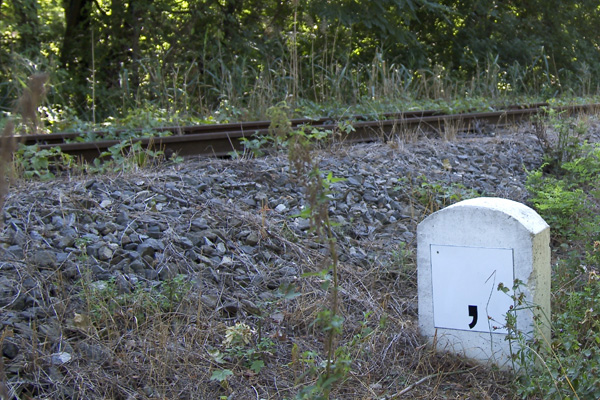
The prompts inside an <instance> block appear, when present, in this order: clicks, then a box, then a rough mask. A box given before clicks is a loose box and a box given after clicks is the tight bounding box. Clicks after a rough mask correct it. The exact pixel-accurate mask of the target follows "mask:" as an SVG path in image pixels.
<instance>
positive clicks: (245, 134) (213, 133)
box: [17, 103, 600, 161]
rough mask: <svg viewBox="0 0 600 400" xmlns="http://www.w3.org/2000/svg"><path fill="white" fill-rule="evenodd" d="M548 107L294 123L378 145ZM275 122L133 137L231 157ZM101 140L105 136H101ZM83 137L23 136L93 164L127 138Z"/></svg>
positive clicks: (183, 151)
mask: <svg viewBox="0 0 600 400" xmlns="http://www.w3.org/2000/svg"><path fill="white" fill-rule="evenodd" d="M546 106H547V105H546V104H544V103H542V104H536V105H534V106H533V107H532V106H520V107H519V106H513V107H510V108H507V109H506V110H502V111H490V112H475V113H465V114H443V113H441V112H439V111H434V110H426V111H414V112H413V111H411V112H407V113H400V114H388V116H391V117H392V118H390V119H383V120H379V121H365V120H362V121H361V120H359V118H362V119H364V116H353V118H351V119H343V120H342V121H346V123H347V124H351V125H352V127H353V130H352V131H347V130H344V129H341V127H340V125H339V124H338V122H336V121H335V120H333V119H332V118H320V119H317V120H311V119H294V120H291V123H292V129H302V127H303V126H305V125H309V126H310V127H311V128H314V129H323V130H329V131H332V132H335V133H336V135H337V137H338V138H339V139H340V140H341V141H344V142H364V141H373V140H374V139H377V138H390V137H391V136H392V135H394V134H397V133H399V132H402V131H406V130H408V131H410V130H412V131H417V132H418V131H424V132H432V131H433V132H439V133H442V134H443V133H444V132H445V130H446V129H449V130H450V129H451V130H453V131H454V132H456V131H461V132H464V131H473V130H478V129H480V128H481V127H485V126H489V125H493V126H501V125H507V124H515V123H518V122H520V121H524V120H528V119H530V118H531V117H533V116H535V115H538V114H540V113H541V112H545V111H546V109H545V107H546ZM553 108H554V109H555V110H556V111H557V112H565V113H568V114H576V113H581V112H596V111H598V110H600V104H588V105H577V106H562V107H553ZM269 124H270V122H269V121H254V122H245V123H230V124H220V125H197V126H185V127H164V128H159V129H155V130H154V131H156V130H159V131H170V132H173V133H174V135H172V136H164V137H159V136H154V137H140V138H131V139H127V140H131V141H132V143H137V142H139V143H140V144H141V146H142V147H144V148H155V149H162V150H164V151H165V152H166V153H167V154H172V153H177V154H178V155H181V156H192V155H212V156H218V157H222V156H227V155H229V154H231V152H232V151H241V150H243V145H242V143H241V142H240V140H239V139H241V138H248V139H251V138H253V137H259V136H262V135H268V134H269V128H268V127H269ZM96 133H97V134H99V135H100V136H101V133H98V132H96ZM79 135H80V133H78V132H71V133H68V134H62V135H61V134H46V135H27V136H20V137H19V136H17V139H19V140H21V142H23V143H25V144H38V145H39V147H40V149H48V148H52V147H60V149H61V151H62V152H63V153H67V154H71V155H73V156H74V157H77V158H81V159H84V160H86V161H92V160H93V159H95V158H98V157H99V156H100V155H101V154H102V153H103V152H105V151H107V150H108V148H109V147H111V146H114V145H117V144H119V143H122V141H123V140H122V139H109V140H99V141H95V142H66V141H67V140H74V138H76V137H78V136H79Z"/></svg>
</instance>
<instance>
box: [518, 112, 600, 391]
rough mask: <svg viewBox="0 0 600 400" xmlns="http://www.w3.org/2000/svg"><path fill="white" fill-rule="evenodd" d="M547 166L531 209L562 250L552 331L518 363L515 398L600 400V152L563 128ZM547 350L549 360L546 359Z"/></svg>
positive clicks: (573, 129)
mask: <svg viewBox="0 0 600 400" xmlns="http://www.w3.org/2000/svg"><path fill="white" fill-rule="evenodd" d="M556 118H557V117H556V116H555V117H554V119H551V121H554V128H555V129H557V131H558V141H557V142H554V143H557V144H556V147H551V148H550V152H549V154H550V157H552V158H551V159H549V161H548V162H550V163H551V164H550V165H548V164H546V165H544V166H543V167H542V168H540V169H538V170H536V171H531V172H529V174H528V179H527V188H528V190H529V191H530V193H531V199H532V202H533V205H534V206H535V208H536V209H537V211H538V212H539V213H540V215H541V216H542V217H543V218H544V219H545V220H546V221H547V222H549V223H550V225H551V226H552V230H553V239H554V241H555V242H557V243H558V244H560V245H559V246H557V247H556V251H555V258H556V264H555V266H554V271H553V274H552V287H553V298H552V308H553V317H552V329H553V338H552V339H551V341H550V338H548V343H547V344H544V343H535V342H534V343H529V344H528V346H529V347H528V348H527V350H528V353H527V354H521V355H520V357H519V358H518V359H517V361H518V362H519V365H520V366H521V367H522V370H523V373H522V374H521V378H520V381H519V384H518V387H517V392H518V394H519V395H521V396H523V397H533V396H543V397H544V398H550V399H563V398H576V399H584V398H586V399H587V398H598V397H599V396H600V386H599V385H598V381H597V376H598V373H599V371H600V352H599V351H598V349H599V348H600V347H599V344H600V334H598V332H600V326H599V325H598V322H597V321H598V320H599V318H600V314H598V311H597V310H600V281H599V278H598V271H599V268H600V257H599V253H598V248H600V246H599V245H598V243H599V242H598V239H599V238H600V229H599V228H598V227H599V226H600V225H599V223H600V219H599V218H598V211H599V210H600V203H599V200H600V196H599V195H598V193H599V190H600V179H599V178H598V176H599V175H598V174H599V173H600V148H599V147H597V146H592V145H588V144H585V143H584V144H581V143H579V138H580V136H581V134H582V133H583V132H584V131H585V127H583V126H578V125H577V124H574V123H572V122H568V120H564V119H560V120H557V119H556ZM545 350H547V351H546V353H543V352H544V351H545Z"/></svg>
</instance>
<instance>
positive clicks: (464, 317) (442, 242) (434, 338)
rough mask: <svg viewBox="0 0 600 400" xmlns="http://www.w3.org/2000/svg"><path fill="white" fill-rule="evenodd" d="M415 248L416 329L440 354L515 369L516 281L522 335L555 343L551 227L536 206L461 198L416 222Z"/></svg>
mask: <svg viewBox="0 0 600 400" xmlns="http://www.w3.org/2000/svg"><path fill="white" fill-rule="evenodd" d="M417 246H418V248H417V265H418V286H419V328H420V332H421V334H422V335H423V336H424V337H425V338H427V340H428V341H429V343H430V344H431V345H435V348H436V350H438V351H445V352H452V353H455V354H460V355H463V356H465V357H467V358H470V359H472V360H475V361H477V362H479V363H482V364H494V365H497V366H498V367H500V368H502V369H510V368H511V367H512V362H511V347H510V346H511V345H510V343H509V341H507V340H505V339H506V336H507V334H508V333H509V332H508V330H507V329H506V326H505V324H506V314H507V312H508V311H509V310H510V309H511V306H513V307H515V306H516V305H515V304H514V301H513V299H512V298H511V295H513V294H514V292H513V283H514V281H515V280H516V279H518V280H520V281H521V282H522V285H521V286H520V287H519V288H518V289H517V294H519V293H523V294H524V303H525V306H520V307H517V308H515V311H511V312H513V313H514V314H515V316H516V319H517V329H518V331H519V332H522V333H523V334H524V335H525V337H528V338H533V337H537V338H540V339H542V335H543V336H544V337H545V338H547V339H548V340H550V325H549V323H548V321H549V319H550V227H549V226H548V224H546V222H545V221H544V220H543V219H542V218H541V217H540V216H539V215H538V214H537V213H536V212H535V211H533V210H532V209H531V208H529V207H527V206H525V205H523V204H521V203H517V202H514V201H511V200H506V199H500V198H489V197H480V198H475V199H471V200H465V201H461V202H459V203H456V204H454V205H452V206H450V207H447V208H445V209H443V210H440V211H438V212H436V213H434V214H432V215H430V216H429V217H427V218H426V219H425V220H423V221H422V222H421V223H420V224H419V226H418V228H417ZM500 283H503V284H504V286H505V287H507V288H508V289H510V291H509V292H508V293H504V292H502V291H499V290H498V285H499V284H500ZM534 316H537V317H538V318H535V317H534ZM536 320H539V322H538V321H536ZM542 340H543V339H542ZM516 350H517V348H516V347H515V343H512V351H513V352H515V351H516Z"/></svg>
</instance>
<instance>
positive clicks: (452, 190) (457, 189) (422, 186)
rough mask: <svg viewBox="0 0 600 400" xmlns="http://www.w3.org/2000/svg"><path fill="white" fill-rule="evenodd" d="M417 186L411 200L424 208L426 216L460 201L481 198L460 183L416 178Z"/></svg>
mask: <svg viewBox="0 0 600 400" xmlns="http://www.w3.org/2000/svg"><path fill="white" fill-rule="evenodd" d="M416 182H417V185H418V186H416V187H414V186H413V187H412V188H413V192H414V193H413V196H411V197H413V198H416V199H418V201H419V203H421V205H422V206H424V207H425V212H426V213H427V214H429V213H433V212H436V211H438V210H440V209H442V208H444V207H446V206H449V205H451V204H454V203H457V202H459V201H462V200H467V199H472V198H474V197H479V196H481V195H480V194H479V193H478V192H477V191H476V190H474V189H469V188H467V187H465V186H464V185H463V184H462V183H452V184H450V185H448V184H445V183H443V182H430V181H428V179H427V177H426V176H424V175H420V176H419V177H417V181H416Z"/></svg>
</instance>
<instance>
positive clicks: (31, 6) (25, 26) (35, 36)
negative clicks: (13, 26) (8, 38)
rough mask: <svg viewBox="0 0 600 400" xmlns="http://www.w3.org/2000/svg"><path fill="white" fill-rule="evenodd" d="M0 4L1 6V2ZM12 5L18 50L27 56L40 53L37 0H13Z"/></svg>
mask: <svg viewBox="0 0 600 400" xmlns="http://www.w3.org/2000/svg"><path fill="white" fill-rule="evenodd" d="M0 6H2V3H1V2H0ZM13 7H14V10H15V17H16V18H17V21H18V25H17V30H18V32H19V36H20V40H19V43H18V49H19V50H18V51H19V53H20V54H23V55H25V56H27V57H30V58H36V57H37V56H38V55H39V53H40V39H39V36H40V21H39V19H38V10H39V4H38V0H13Z"/></svg>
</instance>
